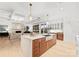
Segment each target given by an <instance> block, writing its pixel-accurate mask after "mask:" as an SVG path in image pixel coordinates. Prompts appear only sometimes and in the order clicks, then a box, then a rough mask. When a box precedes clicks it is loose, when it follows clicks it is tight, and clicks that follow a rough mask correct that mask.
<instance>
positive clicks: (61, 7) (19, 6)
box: [0, 2, 79, 22]
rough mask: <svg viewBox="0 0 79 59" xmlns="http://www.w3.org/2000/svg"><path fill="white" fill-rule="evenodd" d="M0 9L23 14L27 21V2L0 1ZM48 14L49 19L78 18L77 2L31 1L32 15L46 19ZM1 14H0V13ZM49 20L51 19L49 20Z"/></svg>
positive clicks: (78, 4) (78, 6)
mask: <svg viewBox="0 0 79 59" xmlns="http://www.w3.org/2000/svg"><path fill="white" fill-rule="evenodd" d="M0 10H5V11H8V12H12V11H14V12H15V13H18V14H21V15H24V16H25V21H29V18H28V16H29V12H30V11H29V3H28V2H0ZM47 14H48V21H49V20H59V19H62V17H63V18H65V17H73V16H75V17H76V18H79V17H78V15H79V3H77V2H74V3H73V2H65V3H63V2H62V3H60V2H32V16H33V17H34V18H37V17H40V18H41V20H46V15H47ZM0 15H1V14H0ZM33 22H34V20H33ZM50 22H51V21H50Z"/></svg>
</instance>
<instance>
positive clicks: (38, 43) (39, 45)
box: [32, 38, 56, 57]
mask: <svg viewBox="0 0 79 59" xmlns="http://www.w3.org/2000/svg"><path fill="white" fill-rule="evenodd" d="M55 43H56V39H51V40H48V41H46V39H45V38H39V39H35V40H33V41H32V56H33V57H39V56H41V55H42V54H43V53H44V52H46V51H47V50H48V49H49V48H50V47H52V46H53V45H54V44H55Z"/></svg>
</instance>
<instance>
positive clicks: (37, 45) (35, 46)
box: [21, 34, 56, 57]
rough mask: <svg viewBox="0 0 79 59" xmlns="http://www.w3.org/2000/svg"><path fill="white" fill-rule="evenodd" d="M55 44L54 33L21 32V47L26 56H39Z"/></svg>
mask: <svg viewBox="0 0 79 59" xmlns="http://www.w3.org/2000/svg"><path fill="white" fill-rule="evenodd" d="M55 44H56V35H55V34H54V35H50V36H44V35H41V34H37V35H31V34H23V35H22V36H21V48H22V50H23V53H24V56H26V57H39V56H41V55H42V54H43V53H44V52H46V51H47V50H48V49H49V48H50V47H52V46H54V45H55Z"/></svg>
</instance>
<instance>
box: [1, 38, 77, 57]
mask: <svg viewBox="0 0 79 59" xmlns="http://www.w3.org/2000/svg"><path fill="white" fill-rule="evenodd" d="M23 56H24V55H23V52H22V50H21V48H20V40H17V39H13V40H9V39H8V38H7V37H3V38H1V37H0V57H23ZM64 56H66V57H70V56H76V49H75V43H74V42H64V41H60V40H57V44H56V45H55V46H53V47H52V48H50V49H49V50H48V51H46V52H45V53H44V54H43V55H42V56H40V57H64Z"/></svg>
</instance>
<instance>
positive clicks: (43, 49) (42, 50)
mask: <svg viewBox="0 0 79 59" xmlns="http://www.w3.org/2000/svg"><path fill="white" fill-rule="evenodd" d="M46 50H47V46H44V47H41V48H40V55H42V54H43V53H44V52H46Z"/></svg>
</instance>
